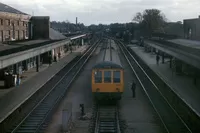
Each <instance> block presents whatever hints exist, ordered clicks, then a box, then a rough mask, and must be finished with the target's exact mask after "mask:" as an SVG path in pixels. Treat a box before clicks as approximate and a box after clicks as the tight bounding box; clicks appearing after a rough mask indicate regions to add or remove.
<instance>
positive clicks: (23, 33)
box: [22, 30, 25, 39]
mask: <svg viewBox="0 0 200 133" xmlns="http://www.w3.org/2000/svg"><path fill="white" fill-rule="evenodd" d="M22 36H23V39H25V30H23V31H22Z"/></svg>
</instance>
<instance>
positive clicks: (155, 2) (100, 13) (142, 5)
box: [0, 0, 200, 25]
mask: <svg viewBox="0 0 200 133" xmlns="http://www.w3.org/2000/svg"><path fill="white" fill-rule="evenodd" d="M0 1H1V2H2V3H5V4H8V5H10V6H13V7H15V8H17V9H18V10H21V11H22V12H25V13H28V14H30V15H32V13H33V12H34V15H39V16H40V15H44V16H50V19H51V21H52V20H56V21H64V20H69V21H70V22H73V23H75V18H76V16H77V17H78V21H79V22H81V23H84V24H85V25H90V24H99V23H103V24H109V23H114V22H119V23H123V22H130V21H131V19H132V18H133V16H134V14H135V13H136V12H141V11H143V10H144V9H151V8H157V9H160V10H161V11H162V12H163V13H164V14H165V16H166V17H167V19H168V20H169V21H183V19H185V18H197V17H198V15H200V12H199V11H200V10H199V9H200V8H199V7H200V0H0Z"/></svg>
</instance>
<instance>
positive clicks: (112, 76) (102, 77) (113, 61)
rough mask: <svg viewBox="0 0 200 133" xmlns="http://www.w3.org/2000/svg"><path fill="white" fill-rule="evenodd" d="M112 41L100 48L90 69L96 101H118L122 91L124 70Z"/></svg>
mask: <svg viewBox="0 0 200 133" xmlns="http://www.w3.org/2000/svg"><path fill="white" fill-rule="evenodd" d="M118 50H119V49H118V47H117V45H116V44H115V42H114V41H113V40H109V41H107V45H106V47H104V48H102V49H101V51H100V53H99V55H98V58H97V63H96V64H95V65H94V66H93V68H92V93H93V95H94V97H95V99H97V100H120V99H121V95H122V93H123V91H124V70H123V67H122V64H121V62H120V59H119V56H118V52H117V51H118Z"/></svg>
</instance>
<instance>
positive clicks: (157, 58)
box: [156, 54, 160, 65]
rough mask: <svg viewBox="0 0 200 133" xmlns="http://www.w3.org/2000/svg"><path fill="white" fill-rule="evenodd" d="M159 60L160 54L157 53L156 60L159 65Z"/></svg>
mask: <svg viewBox="0 0 200 133" xmlns="http://www.w3.org/2000/svg"><path fill="white" fill-rule="evenodd" d="M159 60H160V56H159V55H158V54H157V55H156V62H157V65H159Z"/></svg>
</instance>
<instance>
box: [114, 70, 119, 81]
mask: <svg viewBox="0 0 200 133" xmlns="http://www.w3.org/2000/svg"><path fill="white" fill-rule="evenodd" d="M113 82H114V83H120V71H114V72H113Z"/></svg>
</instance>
